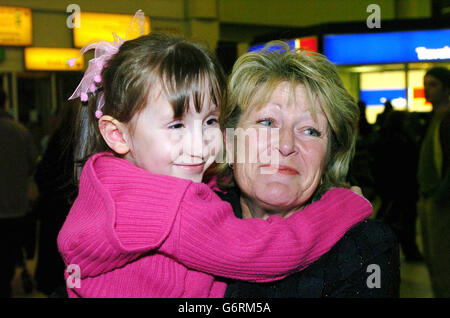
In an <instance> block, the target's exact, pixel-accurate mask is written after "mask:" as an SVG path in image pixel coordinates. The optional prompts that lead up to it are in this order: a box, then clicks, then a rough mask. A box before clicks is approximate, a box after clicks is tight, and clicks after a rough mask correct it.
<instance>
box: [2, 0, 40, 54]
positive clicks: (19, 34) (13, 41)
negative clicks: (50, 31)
mask: <svg viewBox="0 0 450 318" xmlns="http://www.w3.org/2000/svg"><path fill="white" fill-rule="evenodd" d="M31 44H33V29H32V22H31V10H30V9H27V8H17V7H4V6H0V45H3V46H26V45H31Z"/></svg>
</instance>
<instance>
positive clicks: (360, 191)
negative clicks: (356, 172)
mask: <svg viewBox="0 0 450 318" xmlns="http://www.w3.org/2000/svg"><path fill="white" fill-rule="evenodd" d="M350 190H352V191H353V192H355V193H357V194H359V195H360V196H364V195H363V193H362V190H361V188H360V187H357V186H352V187H350Z"/></svg>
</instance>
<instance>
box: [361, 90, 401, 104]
mask: <svg viewBox="0 0 450 318" xmlns="http://www.w3.org/2000/svg"><path fill="white" fill-rule="evenodd" d="M359 99H360V100H361V101H363V102H365V103H366V104H367V106H373V105H383V104H384V102H386V101H393V100H394V99H404V100H406V89H404V88H403V89H370V90H369V89H367V90H361V91H360V92H359Z"/></svg>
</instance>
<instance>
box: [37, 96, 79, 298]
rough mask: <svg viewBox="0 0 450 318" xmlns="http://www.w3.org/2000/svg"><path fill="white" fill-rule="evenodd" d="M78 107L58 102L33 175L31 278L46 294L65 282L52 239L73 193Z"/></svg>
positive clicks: (61, 222) (66, 210)
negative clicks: (36, 223)
mask: <svg viewBox="0 0 450 318" xmlns="http://www.w3.org/2000/svg"><path fill="white" fill-rule="evenodd" d="M78 109H79V103H76V102H71V101H69V102H66V103H65V104H64V105H63V106H62V108H61V110H60V113H59V116H58V121H59V122H57V126H56V129H55V131H54V132H53V133H52V134H51V136H50V138H49V139H48V143H47V147H46V150H45V152H44V154H43V156H42V160H41V161H40V162H39V164H38V166H37V169H36V174H35V177H34V179H35V182H36V185H37V187H38V189H39V197H38V199H37V201H36V203H35V205H34V212H35V214H36V216H37V219H38V220H39V224H40V230H39V236H38V242H39V243H38V244H39V246H38V249H37V251H38V252H37V253H38V257H37V264H36V272H35V276H34V278H35V281H36V284H37V286H36V287H37V289H38V290H39V291H40V292H42V293H44V294H46V295H50V294H51V293H52V292H53V291H54V290H55V289H56V288H57V287H58V286H61V285H64V282H65V279H64V275H63V273H64V268H65V265H64V262H63V260H62V258H61V256H60V254H59V252H58V247H57V244H56V239H57V237H58V232H59V230H60V229H61V227H62V225H63V223H64V220H65V219H66V216H67V213H69V210H70V207H71V205H72V203H73V200H74V199H75V197H76V194H77V186H76V184H75V182H74V178H73V173H74V170H73V166H74V162H73V148H74V145H73V143H74V138H73V133H74V125H75V119H76V114H77V112H78Z"/></svg>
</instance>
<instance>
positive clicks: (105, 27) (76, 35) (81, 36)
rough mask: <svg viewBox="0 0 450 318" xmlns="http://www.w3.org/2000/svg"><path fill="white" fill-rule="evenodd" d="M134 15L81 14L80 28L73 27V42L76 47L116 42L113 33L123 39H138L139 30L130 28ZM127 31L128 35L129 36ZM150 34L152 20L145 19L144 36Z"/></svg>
mask: <svg viewBox="0 0 450 318" xmlns="http://www.w3.org/2000/svg"><path fill="white" fill-rule="evenodd" d="M132 20H133V15H126V14H109V13H93V12H81V13H80V21H79V22H80V24H79V27H77V26H76V24H75V25H74V27H73V41H74V46H75V47H83V46H85V45H87V44H90V43H92V42H97V41H100V40H106V41H111V42H112V41H114V37H113V33H115V34H117V35H118V36H119V37H120V38H121V39H124V40H125V39H126V40H131V39H135V38H137V37H138V36H139V35H140V34H139V30H138V29H135V28H130V30H129V27H130V25H131V21H132ZM127 30H129V31H128V34H127ZM149 33H150V18H149V17H145V23H144V34H149Z"/></svg>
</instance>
